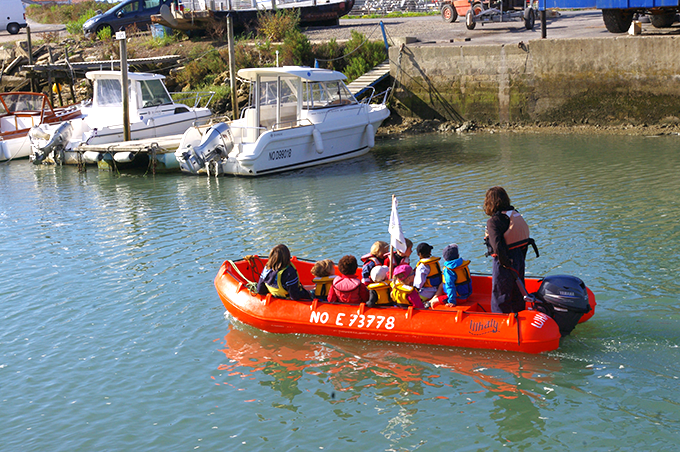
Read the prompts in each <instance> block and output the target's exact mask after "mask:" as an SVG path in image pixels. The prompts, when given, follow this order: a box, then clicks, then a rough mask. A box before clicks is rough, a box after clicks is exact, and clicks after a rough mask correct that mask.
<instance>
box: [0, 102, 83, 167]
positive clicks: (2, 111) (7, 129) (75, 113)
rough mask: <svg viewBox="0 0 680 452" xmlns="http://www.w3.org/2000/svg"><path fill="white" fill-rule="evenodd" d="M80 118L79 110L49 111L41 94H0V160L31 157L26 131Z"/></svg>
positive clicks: (50, 108)
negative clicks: (42, 125) (38, 126)
mask: <svg viewBox="0 0 680 452" xmlns="http://www.w3.org/2000/svg"><path fill="white" fill-rule="evenodd" d="M80 116H81V112H80V107H79V106H77V105H69V106H67V107H57V108H52V104H51V103H50V100H49V98H48V97H47V95H46V94H43V93H31V92H20V91H15V92H10V93H0V161H4V160H14V159H20V158H26V157H28V156H29V155H30V154H31V142H30V140H29V139H28V131H29V130H30V129H31V128H32V127H33V126H36V125H39V124H59V123H61V122H62V121H66V120H69V119H73V118H77V117H80Z"/></svg>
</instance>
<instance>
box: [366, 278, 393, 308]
mask: <svg viewBox="0 0 680 452" xmlns="http://www.w3.org/2000/svg"><path fill="white" fill-rule="evenodd" d="M368 290H375V293H376V294H378V301H377V302H376V303H375V304H376V305H377V306H380V305H383V306H384V305H391V304H392V300H391V299H390V283H388V282H384V281H383V282H376V283H371V284H369V285H368Z"/></svg>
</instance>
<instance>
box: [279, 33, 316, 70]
mask: <svg viewBox="0 0 680 452" xmlns="http://www.w3.org/2000/svg"><path fill="white" fill-rule="evenodd" d="M279 59H280V61H279V62H280V64H281V65H297V66H311V65H312V64H313V63H314V55H313V54H312V44H311V43H310V42H309V39H307V36H305V35H304V34H303V33H302V32H301V31H300V30H298V29H297V28H296V29H293V30H290V31H289V32H288V33H287V34H286V36H285V37H284V38H283V44H282V45H281V48H280V50H279Z"/></svg>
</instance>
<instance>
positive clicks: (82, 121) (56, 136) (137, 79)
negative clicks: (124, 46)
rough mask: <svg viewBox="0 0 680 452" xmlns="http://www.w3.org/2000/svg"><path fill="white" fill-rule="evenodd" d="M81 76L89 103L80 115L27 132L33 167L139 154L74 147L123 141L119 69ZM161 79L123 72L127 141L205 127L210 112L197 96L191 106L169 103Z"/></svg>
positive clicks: (117, 159)
mask: <svg viewBox="0 0 680 452" xmlns="http://www.w3.org/2000/svg"><path fill="white" fill-rule="evenodd" d="M86 77H87V78H88V79H89V80H91V81H92V82H93V98H92V103H91V104H90V105H88V106H87V107H84V108H82V112H83V117H81V118H78V119H74V120H71V121H67V122H64V123H62V124H61V125H59V126H53V125H41V126H36V127H34V128H32V129H31V131H30V132H29V137H30V139H31V144H32V155H31V156H30V158H31V160H32V161H33V163H35V164H39V163H63V164H71V165H78V164H83V163H87V164H97V163H98V162H100V161H101V160H102V159H104V158H110V159H112V161H115V162H117V163H119V164H125V163H133V161H134V160H135V159H136V158H137V157H139V156H142V155H143V153H131V152H128V151H127V150H123V151H121V152H116V151H115V150H111V151H109V152H104V151H91V150H83V149H79V146H80V145H81V144H83V143H84V144H89V145H106V144H109V143H117V142H121V141H123V139H124V138H123V137H124V130H123V96H122V90H121V85H122V82H121V80H122V73H121V71H92V72H88V73H87V74H86ZM164 78H165V77H164V76H162V75H159V74H150V73H144V72H130V73H128V82H129V118H130V136H131V139H132V140H142V139H153V138H162V137H167V136H171V135H177V134H183V133H184V132H185V131H186V130H187V129H188V128H190V127H191V126H195V125H202V124H207V123H208V121H209V120H210V116H211V112H210V109H209V108H207V106H199V104H201V102H202V98H201V94H200V93H199V94H196V96H195V98H194V106H193V107H189V106H187V105H185V104H182V103H175V101H174V100H173V98H172V96H171V95H170V93H169V92H168V90H167V89H166V87H165V84H164V83H163V79H164ZM193 94H195V93H193ZM210 94H211V93H205V94H204V95H210ZM209 102H210V100H208V103H209ZM203 103H205V102H203Z"/></svg>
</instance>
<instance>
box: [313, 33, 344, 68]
mask: <svg viewBox="0 0 680 452" xmlns="http://www.w3.org/2000/svg"><path fill="white" fill-rule="evenodd" d="M312 51H313V52H314V58H315V59H318V60H319V67H323V68H326V69H331V70H334V71H339V70H342V68H344V67H345V65H346V62H345V61H344V60H343V59H342V58H341V57H342V55H343V53H342V49H341V48H340V45H339V44H338V42H337V41H336V40H335V38H333V39H331V40H330V41H329V42H324V43H322V44H317V45H315V46H313V47H312Z"/></svg>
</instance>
